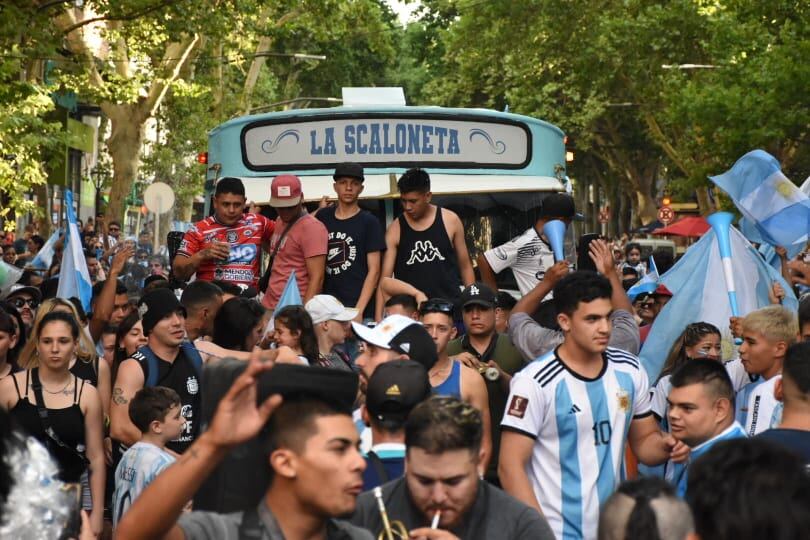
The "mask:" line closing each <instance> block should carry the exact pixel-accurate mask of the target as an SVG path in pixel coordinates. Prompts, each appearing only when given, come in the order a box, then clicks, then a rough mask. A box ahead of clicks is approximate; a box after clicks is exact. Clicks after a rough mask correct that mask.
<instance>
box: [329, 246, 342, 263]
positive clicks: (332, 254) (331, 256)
mask: <svg viewBox="0 0 810 540" xmlns="http://www.w3.org/2000/svg"><path fill="white" fill-rule="evenodd" d="M339 254H340V248H339V247H336V248H329V254H328V255H327V256H326V258H327V260H330V261H331V260H332V259H334V258H335V257H337V256H338V255H339Z"/></svg>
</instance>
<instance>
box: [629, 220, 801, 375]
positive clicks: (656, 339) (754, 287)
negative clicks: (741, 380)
mask: <svg viewBox="0 0 810 540" xmlns="http://www.w3.org/2000/svg"><path fill="white" fill-rule="evenodd" d="M729 240H730V244H731V253H732V257H733V258H732V261H733V264H732V272H733V274H734V283H735V285H736V291H737V304H738V305H739V308H740V315H741V316H745V315H747V314H748V313H750V312H751V311H754V310H756V309H759V308H762V307H765V306H768V305H770V300H769V299H768V291H769V289H770V288H771V286H772V285H773V282H774V281H777V282H779V283H780V284H781V285H782V288H783V289H784V290H785V299H784V300H783V302H782V305H783V306H785V307H786V308H788V309H792V310H798V308H799V302H798V300H796V296H795V295H794V294H793V291H792V289H791V288H790V287H789V286H788V285H787V283H786V282H785V280H784V279H782V276H781V275H780V274H779V272H778V271H776V270H775V269H774V268H773V267H771V266H769V265H768V264H766V263H765V261H763V260H762V257H760V255H759V254H758V253H757V251H756V250H755V249H754V246H752V245H751V244H750V243H749V242H748V241H747V240H746V239H745V237H744V236H743V235H742V233H740V232H739V231H738V230H737V229H735V228H734V227H730V228H729ZM659 283H661V284H663V285H665V286H666V288H667V289H669V290H670V291H672V294H673V296H672V299H671V300H670V301H669V302H667V304H666V305H665V306H664V308H663V309H662V310H661V312H660V313H659V314H658V317H657V318H656V320H655V323H654V324H653V327H652V329H651V330H650V333H649V335H648V336H647V340H646V341H645V343H644V346H643V347H642V349H641V354H640V355H639V356H640V357H641V362H642V364H643V365H644V368H645V369H646V370H647V375H648V376H649V378H650V381H655V380H656V379H657V378H658V374H659V373H660V372H661V368H662V367H663V364H664V361H665V360H666V357H667V355H668V354H669V350H670V348H671V347H672V344H673V343H674V342H675V340H676V339H677V338H678V336H679V335H680V334H681V332H683V330H684V328H686V325H688V324H690V323H693V322H699V321H705V322H709V323H711V324H713V325H715V326H716V327H717V328H719V329H720V332H721V334H722V340H721V341H722V346H723V358H724V359H729V358H733V354H734V350H733V348H734V338H733V336H732V335H731V332H730V330H729V327H728V326H729V318H730V317H731V306H730V305H729V299H728V293H727V291H726V282H725V279H724V277H723V263H722V262H721V259H720V250H719V248H718V246H717V237H716V236H715V233H714V231H713V230H710V231H709V232H707V233H706V234H704V235H703V236H702V237H701V239H700V240H699V241H698V242H697V243H696V244H694V245H693V246H692V247H690V248H689V249H688V250H687V251H686V253H685V254H684V256H683V257H682V258H681V260H679V261H678V262H677V263H676V264H675V266H673V267H672V268H671V269H670V270H669V271H668V272H667V273H666V274H664V275H663V276H661V279H660V280H659Z"/></svg>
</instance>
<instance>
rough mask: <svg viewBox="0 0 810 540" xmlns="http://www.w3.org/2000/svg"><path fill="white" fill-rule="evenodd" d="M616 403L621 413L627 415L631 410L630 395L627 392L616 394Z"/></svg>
mask: <svg viewBox="0 0 810 540" xmlns="http://www.w3.org/2000/svg"><path fill="white" fill-rule="evenodd" d="M616 401H617V406H618V407H619V410H620V411H622V412H625V413H626V412H627V411H629V410H630V394H628V393H627V390H619V391H618V392H616Z"/></svg>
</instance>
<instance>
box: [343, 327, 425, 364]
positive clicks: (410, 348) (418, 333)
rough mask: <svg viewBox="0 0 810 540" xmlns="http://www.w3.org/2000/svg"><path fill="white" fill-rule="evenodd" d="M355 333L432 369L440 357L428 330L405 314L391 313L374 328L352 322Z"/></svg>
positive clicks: (369, 341) (364, 339)
mask: <svg viewBox="0 0 810 540" xmlns="http://www.w3.org/2000/svg"><path fill="white" fill-rule="evenodd" d="M352 329H353V330H354V333H355V334H356V335H357V337H359V338H360V339H362V340H363V341H365V342H367V343H371V344H372V345H376V346H377V347H380V348H383V349H389V350H392V351H396V352H398V353H401V354H406V355H408V358H410V359H411V360H415V361H417V362H419V363H420V364H422V365H423V366H424V367H425V369H426V370H427V371H430V368H432V367H433V366H434V365H435V364H436V362H437V361H438V359H439V353H438V352H437V351H436V344H435V343H434V342H433V338H431V337H430V334H428V332H427V330H425V328H424V327H423V326H422V325H421V324H420V323H418V322H417V321H415V320H413V319H411V318H410V317H406V316H404V315H389V316H388V317H386V318H385V319H383V320H381V321H380V322H379V323H377V325H376V326H374V327H373V328H369V327H368V326H364V325H362V324H358V323H356V322H352Z"/></svg>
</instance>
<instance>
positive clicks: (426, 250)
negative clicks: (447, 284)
mask: <svg viewBox="0 0 810 540" xmlns="http://www.w3.org/2000/svg"><path fill="white" fill-rule="evenodd" d="M436 259H438V260H440V261H443V260H444V257H443V256H442V252H441V251H439V248H437V247H436V246H434V245H433V242H431V241H430V240H418V241H417V242H416V243H415V244H414V245H413V249H412V250H411V256H410V258H409V259H408V262H406V263H405V264H407V265H408V266H410V265H412V264H414V263H426V262H432V261H435V260H436Z"/></svg>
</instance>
